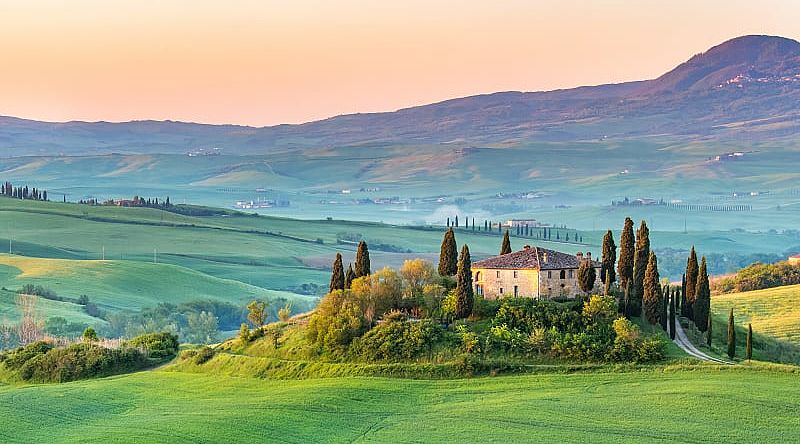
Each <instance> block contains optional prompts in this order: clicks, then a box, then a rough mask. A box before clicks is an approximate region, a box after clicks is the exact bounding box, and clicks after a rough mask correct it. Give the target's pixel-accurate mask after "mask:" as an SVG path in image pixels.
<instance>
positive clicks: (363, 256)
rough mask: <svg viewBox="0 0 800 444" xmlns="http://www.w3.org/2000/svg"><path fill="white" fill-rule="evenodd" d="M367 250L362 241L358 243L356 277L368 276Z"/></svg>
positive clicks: (365, 244)
mask: <svg viewBox="0 0 800 444" xmlns="http://www.w3.org/2000/svg"><path fill="white" fill-rule="evenodd" d="M369 267H370V264H369V248H368V247H367V243H366V242H364V241H363V240H362V241H361V242H359V243H358V250H357V251H356V269H355V272H356V277H362V276H369V274H370V268H369Z"/></svg>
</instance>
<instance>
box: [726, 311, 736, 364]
mask: <svg viewBox="0 0 800 444" xmlns="http://www.w3.org/2000/svg"><path fill="white" fill-rule="evenodd" d="M734 356H736V324H734V322H733V309H732V308H731V313H730V314H729V315H728V357H729V358H731V359H733V357H734Z"/></svg>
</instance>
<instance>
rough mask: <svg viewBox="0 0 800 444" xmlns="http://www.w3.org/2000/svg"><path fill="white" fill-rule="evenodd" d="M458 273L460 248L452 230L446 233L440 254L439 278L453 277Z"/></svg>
mask: <svg viewBox="0 0 800 444" xmlns="http://www.w3.org/2000/svg"><path fill="white" fill-rule="evenodd" d="M456 271H458V247H456V235H455V233H453V229H452V228H450V229H449V230H447V231H446V232H445V233H444V239H442V248H441V251H440V253H439V276H453V275H455V274H456Z"/></svg>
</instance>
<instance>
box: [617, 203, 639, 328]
mask: <svg viewBox="0 0 800 444" xmlns="http://www.w3.org/2000/svg"><path fill="white" fill-rule="evenodd" d="M635 241H636V240H635V237H634V235H633V220H631V218H630V217H626V218H625V226H624V228H623V229H622V235H620V238H619V261H618V262H617V275H618V276H619V286H620V288H625V289H627V288H628V282H630V281H633V260H634V253H635V248H636V246H635ZM626 293H627V291H626ZM629 296H630V295H629ZM625 314H626V315H627V314H629V313H628V312H626V313H625Z"/></svg>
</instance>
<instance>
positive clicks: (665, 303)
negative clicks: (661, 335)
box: [658, 285, 672, 333]
mask: <svg viewBox="0 0 800 444" xmlns="http://www.w3.org/2000/svg"><path fill="white" fill-rule="evenodd" d="M670 293H671V289H670V288H669V285H666V286H664V289H663V291H662V292H661V312H660V313H659V316H658V320H659V321H661V329H662V330H664V331H665V332H668V333H669V301H670V300H671V299H672V298H671V297H670Z"/></svg>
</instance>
